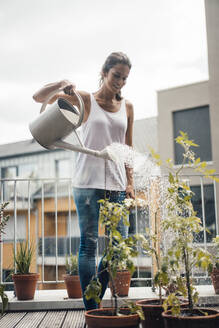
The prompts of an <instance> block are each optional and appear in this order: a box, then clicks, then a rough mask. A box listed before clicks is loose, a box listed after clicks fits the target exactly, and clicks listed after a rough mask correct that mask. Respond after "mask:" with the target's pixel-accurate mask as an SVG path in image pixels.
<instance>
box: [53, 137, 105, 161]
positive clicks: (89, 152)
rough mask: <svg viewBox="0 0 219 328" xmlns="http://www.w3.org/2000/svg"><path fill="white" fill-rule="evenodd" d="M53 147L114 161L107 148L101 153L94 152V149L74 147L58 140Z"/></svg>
mask: <svg viewBox="0 0 219 328" xmlns="http://www.w3.org/2000/svg"><path fill="white" fill-rule="evenodd" d="M53 146H55V147H57V148H63V149H68V150H73V151H76V152H80V153H84V154H87V155H92V156H96V157H99V158H103V159H109V160H112V158H111V157H110V155H109V153H108V151H107V149H106V148H105V149H103V150H101V151H99V150H93V149H89V148H86V147H81V146H78V145H72V144H70V143H68V142H66V141H63V140H57V141H56V142H54V144H53Z"/></svg>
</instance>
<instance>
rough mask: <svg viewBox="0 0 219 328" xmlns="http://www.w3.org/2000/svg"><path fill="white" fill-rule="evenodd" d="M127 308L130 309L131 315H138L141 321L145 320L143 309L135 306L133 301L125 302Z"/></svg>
mask: <svg viewBox="0 0 219 328" xmlns="http://www.w3.org/2000/svg"><path fill="white" fill-rule="evenodd" d="M125 303H126V306H127V307H128V308H129V310H130V313H131V314H136V313H137V314H138V315H139V317H140V319H141V320H144V319H145V318H144V312H143V310H142V307H141V306H139V305H137V304H135V303H134V302H131V301H125Z"/></svg>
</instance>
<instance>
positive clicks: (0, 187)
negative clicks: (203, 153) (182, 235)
mask: <svg viewBox="0 0 219 328" xmlns="http://www.w3.org/2000/svg"><path fill="white" fill-rule="evenodd" d="M185 178H186V179H187V180H189V181H190V182H191V188H192V189H194V191H195V193H196V196H195V197H194V199H193V205H194V208H195V210H196V211H197V212H198V215H199V216H200V217H201V218H202V222H203V227H204V232H203V234H202V235H199V236H198V237H197V238H196V242H198V243H199V244H201V245H202V246H204V247H205V248H207V247H211V240H212V238H213V237H214V236H215V235H216V234H218V215H217V211H218V200H217V186H216V184H215V182H211V183H209V181H207V180H205V178H204V177H202V176H197V175H196V176H186V177H185ZM165 179H166V178H165V177H164V178H163V183H165V181H166V180H165ZM139 194H141V196H140V197H142V194H144V195H145V197H146V198H147V197H148V198H149V197H150V181H149V182H148V185H147V186H146V188H145V190H144V191H142V190H140V191H139V190H136V197H138V195H139ZM0 200H1V202H4V201H9V205H8V207H7V212H8V213H9V214H10V219H9V221H8V224H7V226H6V231H5V232H6V234H3V235H2V236H1V240H2V242H1V243H0V281H1V283H4V284H8V285H10V284H12V282H10V281H6V276H7V274H8V273H9V272H10V270H13V268H14V263H13V256H12V255H13V253H12V249H13V250H14V252H15V254H16V251H17V243H18V241H19V240H27V241H28V243H29V245H30V244H31V243H33V244H34V246H35V251H36V252H35V253H36V256H35V257H34V261H33V264H32V268H31V269H32V271H33V270H34V271H38V272H40V273H41V279H40V281H39V283H41V284H48V283H54V284H59V283H61V282H63V280H62V279H61V273H62V272H63V271H64V265H65V256H66V255H67V254H69V253H70V252H72V253H74V254H76V253H77V252H78V249H79V228H78V222H77V216H76V212H75V206H74V202H73V198H72V180H71V179H20V178H16V179H1V180H0ZM151 220H152V217H151V215H150V209H149V208H148V207H145V208H135V209H133V210H132V211H131V213H130V229H129V233H130V234H132V233H135V232H141V233H144V231H145V228H146V227H150V226H151V223H152V222H151ZM207 229H208V230H210V231H211V235H209V234H208V233H207ZM103 251H104V237H103V235H101V234H100V237H99V242H98V250H97V259H99V258H100V256H101V255H102V254H103ZM135 265H136V272H135V275H134V278H132V283H133V285H138V284H139V285H141V284H144V285H150V283H151V279H152V276H153V263H152V261H151V258H146V257H145V256H142V254H141V252H140V255H139V256H138V258H137V259H136V260H135ZM48 268H50V269H51V268H53V270H52V272H53V274H52V275H51V274H48ZM194 275H195V276H196V277H197V278H202V279H207V273H206V274H205V275H199V274H198V273H194ZM51 277H52V278H51Z"/></svg>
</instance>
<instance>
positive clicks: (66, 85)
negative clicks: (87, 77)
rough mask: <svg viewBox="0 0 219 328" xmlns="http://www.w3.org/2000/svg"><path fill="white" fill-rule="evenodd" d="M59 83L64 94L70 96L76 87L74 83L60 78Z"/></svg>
mask: <svg viewBox="0 0 219 328" xmlns="http://www.w3.org/2000/svg"><path fill="white" fill-rule="evenodd" d="M60 83H61V88H63V91H64V93H65V94H66V95H69V96H71V95H73V94H74V90H75V88H76V86H75V84H74V83H72V82H70V81H68V80H62V81H61V82H60Z"/></svg>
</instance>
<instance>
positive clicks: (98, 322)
mask: <svg viewBox="0 0 219 328" xmlns="http://www.w3.org/2000/svg"><path fill="white" fill-rule="evenodd" d="M120 313H122V314H123V315H122V316H114V315H113V309H111V308H101V309H95V310H89V311H86V312H85V321H86V324H87V327H88V328H123V327H124V328H126V327H128V328H138V327H139V323H140V318H139V316H138V314H129V310H128V309H120Z"/></svg>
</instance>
